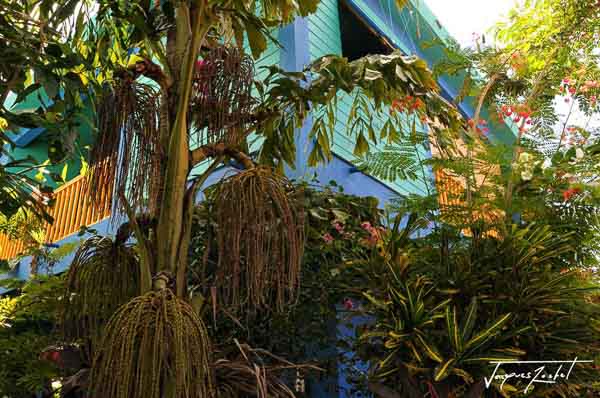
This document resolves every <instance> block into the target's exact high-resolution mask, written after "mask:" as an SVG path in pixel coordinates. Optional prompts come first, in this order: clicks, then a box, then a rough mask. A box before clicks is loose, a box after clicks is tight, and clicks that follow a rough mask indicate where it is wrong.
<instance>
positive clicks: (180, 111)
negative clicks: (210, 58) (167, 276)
mask: <svg viewBox="0 0 600 398" xmlns="http://www.w3.org/2000/svg"><path fill="white" fill-rule="evenodd" d="M204 13H205V9H204V8H203V7H199V8H193V9H191V10H190V8H189V7H188V6H187V5H185V4H180V5H179V6H178V7H177V9H176V18H177V27H176V39H175V49H174V52H173V57H174V60H175V61H176V62H178V63H179V73H173V75H174V76H175V79H176V80H174V84H173V89H172V90H171V91H170V93H169V103H170V104H173V105H174V106H175V108H174V109H173V110H172V111H171V112H170V115H174V122H173V124H172V126H171V129H170V136H169V139H168V149H167V159H166V161H167V170H166V173H165V180H164V185H163V192H162V201H161V205H160V213H159V217H158V227H157V246H158V247H157V263H158V264H157V265H158V266H157V270H158V271H170V272H171V274H172V275H176V274H177V270H178V266H179V261H178V257H179V247H180V243H181V242H182V240H183V239H185V235H186V232H185V231H184V230H185V226H186V221H185V219H186V218H188V217H191V216H192V215H191V214H189V211H186V207H187V206H186V185H187V178H188V173H189V143H188V128H189V126H188V110H189V102H190V96H191V90H192V76H193V71H194V66H195V62H196V60H197V57H198V51H199V49H200V46H201V44H202V42H203V41H204V38H205V36H206V34H207V33H208V31H209V29H210V24H209V23H207V21H206V19H205V18H204V16H205V14H204ZM172 69H173V68H172ZM173 96H175V98H176V101H174V100H173V98H174V97H173ZM183 265H184V266H185V262H184V264H183ZM179 282H180V283H184V281H183V280H181V281H179ZM178 291H182V290H181V289H180V288H178Z"/></svg>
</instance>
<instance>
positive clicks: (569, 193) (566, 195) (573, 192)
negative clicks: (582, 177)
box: [563, 187, 581, 202]
mask: <svg viewBox="0 0 600 398" xmlns="http://www.w3.org/2000/svg"><path fill="white" fill-rule="evenodd" d="M580 193H581V188H578V187H572V188H569V189H567V190H565V191H564V192H563V199H564V201H565V202H568V201H569V200H571V198H573V197H574V196H577V195H579V194H580Z"/></svg>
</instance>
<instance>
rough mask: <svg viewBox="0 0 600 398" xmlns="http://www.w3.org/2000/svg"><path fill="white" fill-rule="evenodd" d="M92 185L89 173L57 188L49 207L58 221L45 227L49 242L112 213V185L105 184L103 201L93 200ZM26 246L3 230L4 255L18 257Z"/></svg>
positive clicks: (1, 245) (0, 237) (0, 253)
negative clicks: (91, 201) (52, 204)
mask: <svg viewBox="0 0 600 398" xmlns="http://www.w3.org/2000/svg"><path fill="white" fill-rule="evenodd" d="M89 189H90V188H89V186H88V184H86V179H85V177H83V176H79V177H77V178H74V179H73V180H71V181H69V182H68V183H66V184H65V185H63V186H61V187H59V188H57V189H56V190H55V191H54V193H53V197H54V199H55V202H54V206H52V207H51V208H49V209H48V213H49V214H50V215H51V216H52V217H53V218H54V222H53V223H52V224H47V225H46V227H45V228H46V230H45V233H46V234H45V236H46V242H48V243H53V242H58V241H60V240H61V239H63V238H65V237H67V236H69V235H71V234H73V233H76V232H78V231H79V230H80V229H81V227H83V226H91V225H94V224H96V223H98V222H100V221H102V220H104V219H105V218H107V217H109V216H110V211H111V203H112V190H111V187H110V186H106V187H102V188H101V190H102V191H101V194H100V201H99V203H95V204H92V203H90V200H89V197H90V195H89ZM25 249H27V248H26V247H24V245H23V242H21V241H19V240H14V239H9V238H8V237H7V236H6V235H3V234H0V259H3V260H6V259H11V258H14V257H17V256H18V255H20V254H21V253H22V252H23V251H24V250H25Z"/></svg>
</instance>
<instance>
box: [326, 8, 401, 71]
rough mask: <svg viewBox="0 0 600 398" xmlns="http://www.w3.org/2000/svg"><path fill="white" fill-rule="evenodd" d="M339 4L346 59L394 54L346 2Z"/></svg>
mask: <svg viewBox="0 0 600 398" xmlns="http://www.w3.org/2000/svg"><path fill="white" fill-rule="evenodd" d="M338 4H339V13H340V32H341V34H342V55H343V56H344V57H346V58H348V60H349V61H354V60H355V59H358V58H362V57H364V56H366V55H372V54H389V53H391V52H392V49H391V47H390V46H389V45H387V44H386V43H385V42H384V41H383V39H382V38H381V37H380V36H379V35H378V34H377V33H376V32H375V30H374V29H373V28H372V27H370V26H367V24H366V23H365V21H364V20H363V19H362V18H361V17H360V16H359V15H358V14H357V13H356V11H354V10H353V9H351V8H350V6H348V5H347V4H346V2H345V1H344V0H339V1H338Z"/></svg>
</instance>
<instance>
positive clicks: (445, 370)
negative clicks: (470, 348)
mask: <svg viewBox="0 0 600 398" xmlns="http://www.w3.org/2000/svg"><path fill="white" fill-rule="evenodd" d="M455 362H456V359H454V358H452V359H449V360H447V361H446V362H444V363H441V364H440V365H439V366H438V367H437V368H435V376H434V377H433V379H434V380H435V381H441V380H444V379H445V378H446V377H448V375H449V374H450V370H451V369H452V365H453V364H454V363H455Z"/></svg>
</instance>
